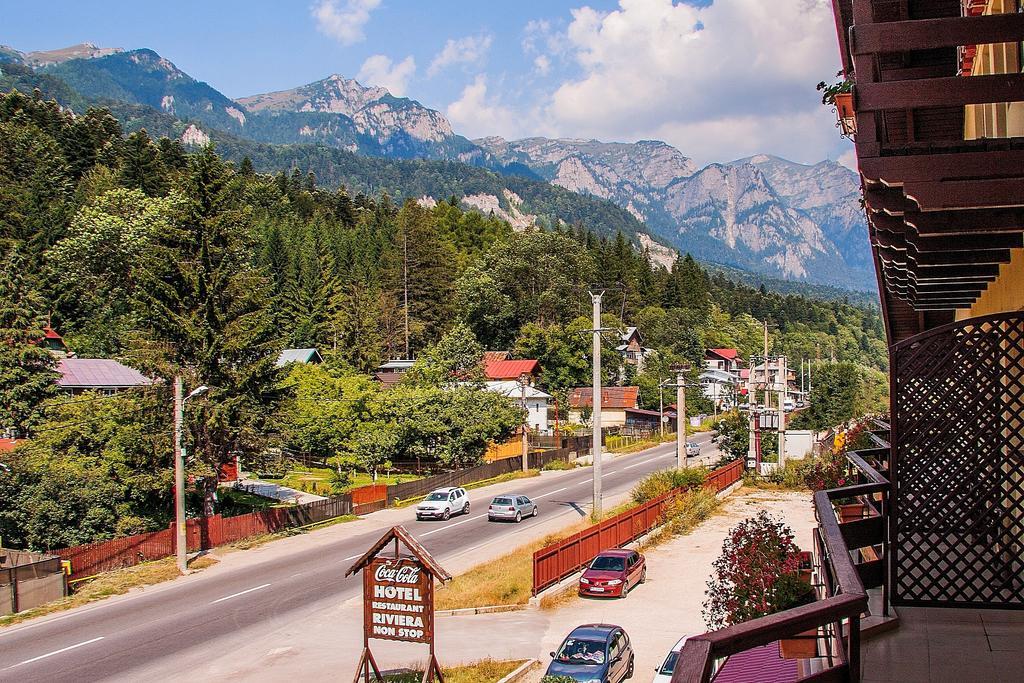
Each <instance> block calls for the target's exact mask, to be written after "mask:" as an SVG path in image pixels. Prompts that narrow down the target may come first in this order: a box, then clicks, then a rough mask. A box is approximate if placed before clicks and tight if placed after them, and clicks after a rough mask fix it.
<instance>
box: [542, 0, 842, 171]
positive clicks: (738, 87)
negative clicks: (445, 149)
mask: <svg viewBox="0 0 1024 683" xmlns="http://www.w3.org/2000/svg"><path fill="white" fill-rule="evenodd" d="M524 35H525V37H524V39H523V49H524V51H525V52H527V53H528V54H529V53H530V52H531V51H540V50H539V47H540V45H542V44H544V45H545V47H548V46H549V45H550V44H551V42H553V41H551V40H550V37H551V36H552V31H551V27H550V25H548V24H546V23H545V22H531V24H529V25H528V26H527V30H526V31H525V32H524ZM560 35H561V36H562V40H561V41H559V42H561V49H562V50H564V51H565V52H566V54H567V56H568V57H569V58H571V59H572V60H574V61H575V62H576V64H577V66H578V68H579V69H580V71H581V72H582V73H581V74H580V75H579V76H578V77H576V78H573V79H570V80H567V81H565V82H563V83H562V84H561V85H560V86H558V87H557V88H556V90H555V91H554V92H553V93H551V94H550V96H549V97H548V98H547V99H546V100H545V101H544V103H543V105H542V107H543V110H544V112H543V113H544V116H542V117H541V118H542V119H543V120H545V121H546V122H548V123H549V125H550V126H551V127H552V128H553V129H555V130H557V131H558V132H559V134H561V135H572V136H574V137H596V138H600V139H606V140H637V139H641V138H649V137H654V138H661V139H665V140H666V141H667V142H669V143H671V144H673V145H675V146H677V147H679V148H680V149H681V150H682V151H683V153H684V154H687V155H692V156H694V157H695V158H697V159H698V161H712V160H722V159H728V158H733V157H738V156H746V155H749V154H754V153H757V152H772V153H776V154H780V155H785V156H790V157H794V158H796V159H797V160H814V159H815V158H817V159H821V158H823V157H824V156H825V155H826V153H827V151H828V150H831V149H833V148H834V147H835V136H836V135H837V133H836V130H835V128H834V126H833V125H832V123H831V122H830V120H829V117H828V116H826V115H825V114H827V111H826V110H825V109H824V108H823V107H822V106H821V104H820V99H819V98H818V95H817V93H816V92H815V90H814V84H815V83H817V82H818V81H820V80H822V78H825V77H827V76H828V75H829V74H831V73H834V72H835V70H836V68H837V65H838V62H839V51H838V48H837V46H836V36H835V22H834V19H833V17H832V10H831V3H830V2H829V1H828V0H774V1H773V2H764V0H716V1H715V2H714V3H713V4H711V5H709V6H706V7H695V6H693V5H690V4H685V3H677V4H676V3H673V2H672V0H619V7H618V9H617V10H615V11H612V12H599V11H597V10H594V9H592V8H590V7H581V8H579V9H575V10H572V21H571V23H570V24H569V26H568V28H567V30H566V31H565V33H564V34H560Z"/></svg>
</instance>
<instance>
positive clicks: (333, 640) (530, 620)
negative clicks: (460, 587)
mask: <svg viewBox="0 0 1024 683" xmlns="http://www.w3.org/2000/svg"><path fill="white" fill-rule="evenodd" d="M761 509H764V510H767V511H768V512H770V513H772V514H775V515H777V516H779V517H781V518H782V519H784V520H785V521H786V523H787V524H789V526H790V527H791V528H792V529H793V531H794V532H795V533H796V537H797V543H798V544H799V545H800V547H801V548H810V547H811V530H812V529H813V527H814V524H815V522H814V512H813V508H812V505H811V497H810V494H808V493H788V492H766V491H757V492H753V493H749V494H734V495H733V496H731V497H730V498H728V499H726V500H725V501H724V502H723V506H722V508H721V509H720V510H719V512H718V514H716V515H715V516H714V517H712V518H711V519H710V520H708V521H707V522H705V523H704V524H702V525H701V526H700V527H698V528H697V529H695V530H694V531H693V532H692V533H690V534H689V535H686V536H682V537H679V538H676V539H674V540H672V541H670V542H668V543H666V544H664V545H662V546H660V547H658V548H655V549H653V550H651V551H650V552H648V553H647V558H648V567H649V570H648V580H647V583H645V584H644V585H642V586H638V587H637V588H636V589H634V591H633V592H632V593H631V594H630V595H629V597H627V598H626V599H625V600H590V599H586V600H585V599H580V598H575V599H572V600H570V601H569V602H567V603H566V604H565V605H563V606H562V607H561V608H558V609H555V610H539V609H530V610H524V611H518V612H507V613H499V614H482V615H474V616H458V617H438V618H437V621H436V629H437V638H438V640H437V652H438V658H439V659H440V660H441V662H442V664H443V665H454V664H460V663H468V662H474V661H478V660H480V659H483V658H486V657H492V658H495V659H526V658H530V657H533V658H537V659H539V660H540V661H541V662H542V663H543V664H544V666H546V665H547V662H548V661H549V657H548V652H550V651H551V650H553V649H555V648H556V647H557V646H558V644H559V643H560V642H561V640H562V638H563V637H564V636H565V634H567V633H568V632H569V631H570V630H572V628H574V627H575V626H577V625H579V624H584V623H590V622H606V623H614V624H619V625H621V626H623V627H624V628H625V629H626V632H627V633H629V635H630V638H631V639H632V640H633V643H634V648H635V649H636V671H637V673H638V677H637V680H644V679H646V678H647V676H648V675H649V674H653V671H654V667H655V666H657V665H659V664H660V663H661V661H662V660H663V659H664V657H665V655H666V654H667V653H668V651H669V649H670V648H671V647H672V645H674V644H675V642H676V641H677V640H678V639H679V638H680V637H681V636H683V635H687V634H697V633H703V632H704V631H705V630H707V629H706V628H705V626H704V623H703V620H702V618H701V605H702V603H703V601H704V591H705V589H706V584H707V580H708V579H709V578H710V576H711V565H712V562H713V561H714V560H715V559H716V558H717V557H718V555H719V553H720V552H721V547H722V542H723V540H724V539H725V537H726V535H727V534H728V531H729V529H730V528H731V527H732V526H734V525H735V524H736V523H737V522H739V521H740V520H742V519H745V518H747V517H750V516H752V515H754V514H756V512H757V511H758V510H761ZM508 547H509V546H508V545H502V546H500V547H499V548H495V549H493V550H492V551H491V552H490V553H486V554H490V555H493V554H496V553H497V552H499V551H500V552H504V551H507V549H508ZM466 559H469V558H466ZM473 559H474V560H475V561H478V560H479V559H480V557H479V555H477V556H476V557H474V558H473ZM475 561H474V562H473V563H474V564H475ZM452 564H453V565H459V566H453V567H452V569H453V570H454V571H456V572H458V571H460V570H462V569H463V567H464V566H468V564H470V562H465V564H464V563H463V562H454V563H452ZM361 619H362V603H361V600H360V599H359V598H352V599H350V600H347V601H345V602H343V603H338V604H333V605H322V606H320V607H319V608H318V609H317V610H315V611H312V612H311V613H309V614H307V616H306V619H305V620H304V621H303V622H302V623H301V624H291V625H289V626H287V627H285V628H282V629H281V630H278V631H274V632H271V633H268V632H266V631H262V632H259V633H252V634H251V640H249V641H247V642H246V644H245V645H244V646H243V647H241V648H240V649H239V650H237V651H235V652H233V653H232V654H231V655H229V656H223V657H220V658H218V659H217V660H215V661H213V662H211V663H210V664H209V665H208V666H207V667H203V668H204V670H203V671H202V672H196V673H201V674H202V675H203V676H204V677H206V678H211V679H215V680H246V681H250V680H251V681H277V680H282V679H286V678H289V677H298V676H308V675H310V674H315V673H318V672H323V673H325V674H327V673H330V674H331V675H337V674H339V673H340V674H342V675H345V676H347V675H350V673H354V672H349V670H348V669H349V668H350V667H354V666H355V662H356V659H357V658H358V655H359V649H360V647H361V637H360V636H359V633H360V623H361ZM373 649H374V653H375V655H376V657H377V661H378V663H379V664H380V665H381V666H383V667H388V668H392V667H397V666H403V665H408V664H414V663H416V662H418V661H421V660H422V658H423V656H424V654H425V651H426V650H425V648H424V647H423V646H411V645H405V644H398V643H388V642H384V641H373ZM542 672H543V668H541V669H540V670H539V671H536V672H534V674H533V678H528V679H527V680H533V681H539V680H540V678H541V674H542Z"/></svg>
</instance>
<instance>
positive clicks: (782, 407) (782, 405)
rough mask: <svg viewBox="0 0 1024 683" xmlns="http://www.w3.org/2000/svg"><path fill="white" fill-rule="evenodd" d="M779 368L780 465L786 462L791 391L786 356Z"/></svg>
mask: <svg viewBox="0 0 1024 683" xmlns="http://www.w3.org/2000/svg"><path fill="white" fill-rule="evenodd" d="M779 368H780V370H782V381H781V383H780V384H779V441H778V443H779V467H782V466H783V465H785V464H786V394H787V393H789V392H788V389H789V381H788V376H787V372H788V370H787V367H786V357H785V356H782V357H781V358H779Z"/></svg>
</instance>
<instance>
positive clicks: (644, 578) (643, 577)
mask: <svg viewBox="0 0 1024 683" xmlns="http://www.w3.org/2000/svg"><path fill="white" fill-rule="evenodd" d="M640 583H647V567H644V570H643V571H642V572H640Z"/></svg>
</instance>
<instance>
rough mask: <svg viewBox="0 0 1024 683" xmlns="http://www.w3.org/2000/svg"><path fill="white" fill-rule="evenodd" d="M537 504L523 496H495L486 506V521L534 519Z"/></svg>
mask: <svg viewBox="0 0 1024 683" xmlns="http://www.w3.org/2000/svg"><path fill="white" fill-rule="evenodd" d="M536 516H537V504H536V503H534V502H533V501H532V500H530V499H529V498H527V497H526V496H524V495H521V494H518V493H508V494H505V495H503V496H495V497H494V499H493V500H492V501H491V504H490V505H488V506H487V521H489V522H495V521H498V520H514V521H516V522H521V521H523V517H536Z"/></svg>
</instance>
